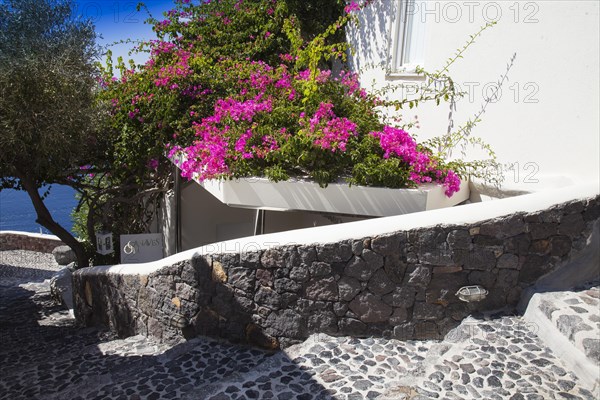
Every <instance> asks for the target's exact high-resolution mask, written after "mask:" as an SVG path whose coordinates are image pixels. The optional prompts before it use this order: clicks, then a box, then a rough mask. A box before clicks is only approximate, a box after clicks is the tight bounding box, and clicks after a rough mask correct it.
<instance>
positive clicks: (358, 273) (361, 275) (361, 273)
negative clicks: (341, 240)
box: [344, 256, 377, 281]
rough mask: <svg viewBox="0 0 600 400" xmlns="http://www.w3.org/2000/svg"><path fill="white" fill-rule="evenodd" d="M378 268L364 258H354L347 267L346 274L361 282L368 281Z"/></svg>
mask: <svg viewBox="0 0 600 400" xmlns="http://www.w3.org/2000/svg"><path fill="white" fill-rule="evenodd" d="M376 269H377V268H375V267H374V266H372V265H370V264H369V263H367V262H366V261H365V260H364V259H363V258H362V257H359V256H353V257H352V259H351V260H350V261H349V262H348V264H347V265H346V269H345V270H344V273H345V274H346V275H347V276H350V277H352V278H355V279H358V280H360V281H368V280H369V279H371V276H372V275H373V273H374V272H375V270H376Z"/></svg>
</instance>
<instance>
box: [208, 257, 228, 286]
mask: <svg viewBox="0 0 600 400" xmlns="http://www.w3.org/2000/svg"><path fill="white" fill-rule="evenodd" d="M211 276H212V281H213V282H217V283H225V282H227V273H226V272H225V269H224V268H223V265H222V264H221V263H220V262H219V261H213V264H212V273H211Z"/></svg>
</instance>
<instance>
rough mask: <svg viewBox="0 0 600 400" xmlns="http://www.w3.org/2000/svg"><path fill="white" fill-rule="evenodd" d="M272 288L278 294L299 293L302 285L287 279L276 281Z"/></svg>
mask: <svg viewBox="0 0 600 400" xmlns="http://www.w3.org/2000/svg"><path fill="white" fill-rule="evenodd" d="M274 287H275V290H276V291H277V292H278V293H285V292H288V293H300V292H301V291H302V284H300V283H298V282H296V281H294V280H291V279H288V278H281V279H276V280H275V282H274Z"/></svg>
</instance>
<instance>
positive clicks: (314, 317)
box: [308, 311, 338, 334]
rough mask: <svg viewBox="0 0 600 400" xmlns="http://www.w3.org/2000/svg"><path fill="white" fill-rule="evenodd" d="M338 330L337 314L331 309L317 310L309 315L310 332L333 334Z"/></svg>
mask: <svg viewBox="0 0 600 400" xmlns="http://www.w3.org/2000/svg"><path fill="white" fill-rule="evenodd" d="M337 330H338V323H337V317H336V315H335V314H334V313H333V312H331V311H322V312H316V313H313V314H311V315H309V316H308V332H309V333H328V334H333V333H336V332H337Z"/></svg>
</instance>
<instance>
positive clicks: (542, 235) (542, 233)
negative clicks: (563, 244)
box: [528, 222, 558, 240]
mask: <svg viewBox="0 0 600 400" xmlns="http://www.w3.org/2000/svg"><path fill="white" fill-rule="evenodd" d="M528 229H529V234H530V235H531V238H532V239H533V240H538V239H547V238H548V237H550V236H552V235H556V233H557V231H558V224H555V223H548V222H541V223H531V224H529V225H528Z"/></svg>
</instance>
